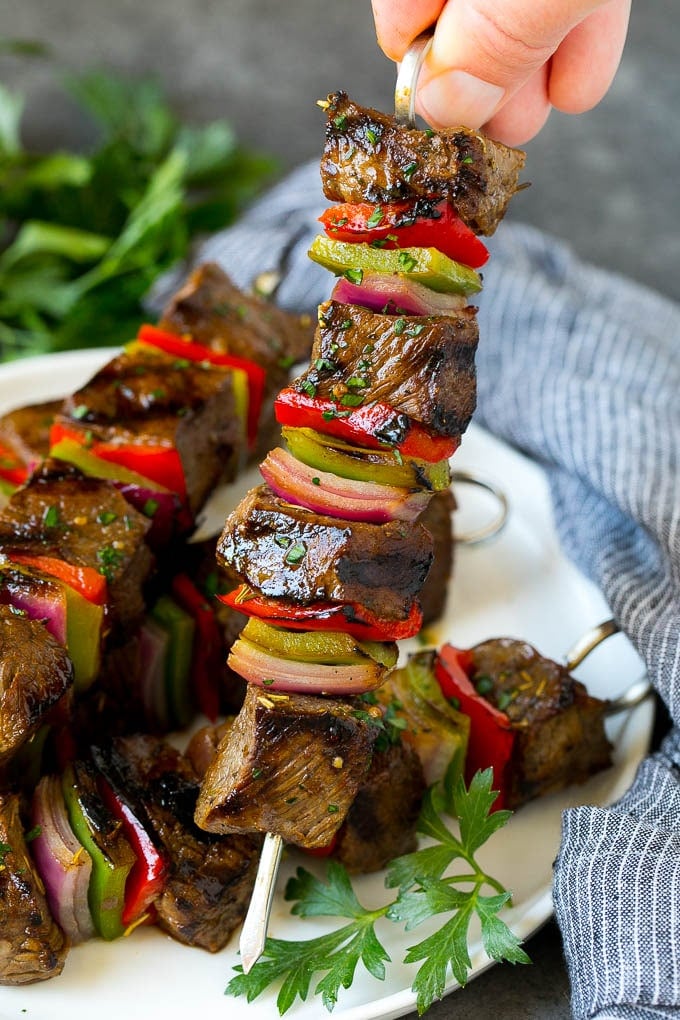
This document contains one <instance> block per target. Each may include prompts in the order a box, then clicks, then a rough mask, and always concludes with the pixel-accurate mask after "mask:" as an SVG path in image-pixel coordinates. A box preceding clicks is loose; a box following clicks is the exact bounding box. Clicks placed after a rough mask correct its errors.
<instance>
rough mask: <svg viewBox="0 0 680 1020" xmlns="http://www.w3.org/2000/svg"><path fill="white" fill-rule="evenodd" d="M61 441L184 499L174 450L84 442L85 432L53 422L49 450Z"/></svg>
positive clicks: (162, 447)
mask: <svg viewBox="0 0 680 1020" xmlns="http://www.w3.org/2000/svg"><path fill="white" fill-rule="evenodd" d="M64 439H68V440H71V441H72V442H74V443H78V445H79V446H84V447H87V449H88V451H89V452H90V453H91V454H92V455H93V456H95V457H99V458H100V460H105V461H107V462H108V463H110V464H119V465H120V466H121V467H124V468H127V469H128V470H129V471H134V472H135V474H138V475H141V476H142V477H143V478H147V479H148V480H149V481H151V482H156V483H157V484H158V485H161V486H162V487H163V488H164V489H167V490H168V491H170V492H174V493H176V494H177V495H178V496H179V497H180V499H182V500H185V499H186V491H187V490H186V481H185V478H184V468H183V466H182V460H181V458H180V455H179V453H178V452H177V450H176V449H174V447H168V446H146V445H144V444H142V443H105V442H99V441H97V440H91V441H88V440H87V438H86V432H82V431H79V430H78V429H69V427H68V425H67V424H65V423H63V422H56V423H55V424H54V425H53V426H52V428H51V429H50V446H56V445H57V444H58V443H60V442H61V441H62V440H64Z"/></svg>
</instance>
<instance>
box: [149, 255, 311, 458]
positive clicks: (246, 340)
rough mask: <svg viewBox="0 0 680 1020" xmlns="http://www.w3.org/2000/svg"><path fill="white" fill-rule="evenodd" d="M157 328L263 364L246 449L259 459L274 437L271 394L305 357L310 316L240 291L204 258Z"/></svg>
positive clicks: (269, 447) (272, 442)
mask: <svg viewBox="0 0 680 1020" xmlns="http://www.w3.org/2000/svg"><path fill="white" fill-rule="evenodd" d="M160 326H161V328H162V329H167V330H170V331H171V332H174V333H183V334H189V335H190V336H192V337H193V339H194V340H195V341H196V342H197V343H200V344H204V345H205V346H206V347H210V348H211V349H212V350H215V351H219V352H220V353H223V354H233V355H235V356H236V357H238V358H246V359H248V360H249V361H254V362H255V363H256V364H258V365H261V366H262V368H264V370H265V372H266V382H265V399H264V401H263V404H262V410H261V412H260V422H259V425H258V438H257V443H256V446H255V449H254V450H253V451H252V455H253V457H254V458H255V459H257V460H261V459H262V457H263V456H264V455H265V454H266V453H267V452H268V451H269V450H271V448H272V447H273V446H275V445H276V442H277V439H278V425H277V423H276V419H275V417H274V408H273V403H274V401H273V397H274V396H275V395H276V394H277V393H278V391H279V390H280V389H281V388H282V386H284V385H285V383H286V382H287V380H288V374H289V371H290V368H291V366H292V365H294V364H295V363H296V362H298V361H301V360H302V359H303V358H305V359H306V358H307V357H308V355H309V350H310V347H311V346H312V321H311V318H310V316H309V315H301V316H295V315H291V314H290V313H288V312H285V311H283V310H282V309H280V308H277V307H276V306H275V305H272V304H270V303H268V302H266V301H264V300H262V298H259V297H256V296H254V295H251V294H244V293H243V292H242V291H240V290H239V289H238V287H236V286H235V285H234V284H233V283H232V282H231V280H230V279H229V277H228V276H227V274H226V273H225V272H223V270H222V269H220V267H219V266H218V265H216V264H215V263H214V262H207V263H205V264H204V265H202V266H199V267H198V269H196V270H195V271H194V272H193V273H192V274H191V276H190V277H189V279H188V281H187V283H186V284H185V285H184V287H182V288H181V290H179V291H178V292H177V294H175V295H174V297H173V298H172V299H171V301H170V303H169V304H168V306H167V307H166V309H165V311H164V312H163V318H162V319H161V322H160Z"/></svg>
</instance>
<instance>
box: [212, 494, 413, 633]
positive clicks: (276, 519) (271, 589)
mask: <svg viewBox="0 0 680 1020" xmlns="http://www.w3.org/2000/svg"><path fill="white" fill-rule="evenodd" d="M217 556H218V560H221V561H224V562H225V563H226V564H227V565H228V566H229V567H231V568H232V569H233V570H234V571H236V573H237V574H238V575H239V576H240V577H241V578H242V580H243V581H245V582H246V583H247V584H249V585H250V586H251V587H252V588H254V589H256V590H257V591H258V592H259V593H261V594H262V595H266V596H267V597H269V598H283V599H292V600H294V601H296V602H302V603H305V602H307V603H308V602H315V601H318V600H322V601H325V602H359V603H361V604H362V605H364V606H366V607H367V608H368V609H370V610H371V611H372V612H374V613H376V614H377V615H379V616H380V617H382V618H383V619H390V620H395V619H405V618H406V617H407V616H408V613H409V610H410V608H411V606H412V604H413V602H414V600H415V599H416V598H417V596H418V593H419V592H420V589H421V587H422V585H423V581H424V580H425V577H426V576H427V572H428V570H429V568H430V563H431V560H432V541H431V538H430V535H429V534H428V533H427V531H426V530H425V528H423V527H422V525H419V524H415V525H409V526H406V525H405V524H404V523H403V522H400V521H390V522H388V523H387V524H366V523H362V522H355V521H352V522H349V521H343V520H341V519H339V518H335V517H325V516H323V515H320V514H316V513H314V512H313V511H311V510H306V509H305V508H304V507H298V506H294V505H293V504H291V503H287V502H285V501H284V500H282V499H279V498H278V497H277V496H275V495H274V494H273V493H272V492H271V490H270V489H268V488H267V486H265V485H261V486H259V487H258V488H255V489H252V490H251V491H250V492H249V493H248V495H247V496H246V497H245V498H244V499H243V501H242V502H241V503H240V505H239V506H238V507H237V508H236V510H235V511H234V512H233V513H232V514H230V516H229V517H228V518H227V520H226V523H225V526H224V530H223V532H222V535H221V536H220V539H219V541H218V543H217Z"/></svg>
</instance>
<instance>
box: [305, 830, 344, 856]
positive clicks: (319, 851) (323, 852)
mask: <svg viewBox="0 0 680 1020" xmlns="http://www.w3.org/2000/svg"><path fill="white" fill-rule="evenodd" d="M339 831H340V830H339V829H338V832H336V833H334V835H333V838H332V839H331V841H330V843H326V845H325V846H308V847H305V848H304V851H305V853H306V854H309V856H310V857H330V856H331V854H332V853H334V852H335V848H336V847H337V845H338V841H339V836H338V833H339Z"/></svg>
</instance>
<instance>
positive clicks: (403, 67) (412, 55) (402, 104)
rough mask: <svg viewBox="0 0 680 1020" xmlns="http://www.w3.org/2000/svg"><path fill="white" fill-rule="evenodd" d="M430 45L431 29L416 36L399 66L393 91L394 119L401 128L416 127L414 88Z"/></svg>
mask: <svg viewBox="0 0 680 1020" xmlns="http://www.w3.org/2000/svg"><path fill="white" fill-rule="evenodd" d="M431 45H432V29H429V30H428V31H427V32H423V33H422V35H419V36H417V37H416V38H415V39H414V40H413V42H412V43H411V45H410V46H409V48H408V50H407V51H406V53H405V54H404V59H403V60H402V62H401V64H400V65H399V73H398V74H397V83H396V86H395V89H394V117H395V120H396V121H397V123H398V124H401V125H402V127H407V128H414V127H415V126H416V86H417V84H418V75H419V74H420V68H421V67H422V66H423V61H424V60H425V57H426V56H427V51H428V50H429V48H430V46H431Z"/></svg>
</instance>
